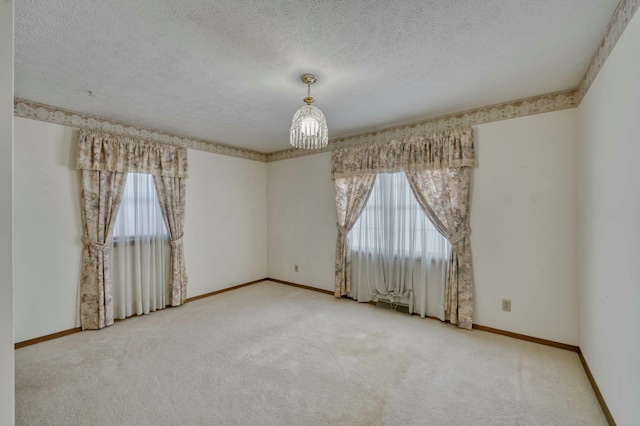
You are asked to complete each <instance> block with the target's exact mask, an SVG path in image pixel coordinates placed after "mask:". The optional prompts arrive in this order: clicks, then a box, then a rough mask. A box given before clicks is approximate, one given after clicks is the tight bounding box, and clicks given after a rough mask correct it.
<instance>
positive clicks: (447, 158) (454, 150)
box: [331, 127, 476, 179]
mask: <svg viewBox="0 0 640 426" xmlns="http://www.w3.org/2000/svg"><path fill="white" fill-rule="evenodd" d="M475 165H476V156H475V151H474V148H473V130H472V129H471V127H464V128H457V129H451V130H447V131H443V132H438V133H432V134H428V135H424V136H417V135H412V136H408V137H406V138H404V139H401V140H399V139H392V140H380V141H374V142H371V143H366V144H360V145H354V146H342V147H341V146H336V147H335V148H334V149H333V151H332V153H331V178H332V179H336V178H344V177H350V176H357V175H363V174H378V173H395V172H401V171H417V170H427V169H444V168H449V167H473V166H475Z"/></svg>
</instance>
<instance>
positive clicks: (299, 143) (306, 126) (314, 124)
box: [289, 74, 329, 149]
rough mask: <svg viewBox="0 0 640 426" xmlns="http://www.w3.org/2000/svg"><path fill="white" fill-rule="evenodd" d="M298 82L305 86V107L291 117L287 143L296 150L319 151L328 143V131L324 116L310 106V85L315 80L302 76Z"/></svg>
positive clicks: (311, 101)
mask: <svg viewBox="0 0 640 426" xmlns="http://www.w3.org/2000/svg"><path fill="white" fill-rule="evenodd" d="M300 80H301V81H302V82H303V83H305V84H306V85H307V97H306V98H304V102H305V103H306V105H304V106H303V107H301V108H300V109H299V110H298V111H296V113H295V114H294V116H293V121H292V122H291V129H289V142H290V143H291V145H293V146H294V147H296V148H301V149H319V148H324V147H326V146H327V144H328V143H329V129H328V128H327V120H326V119H325V118H324V114H323V113H322V111H320V110H319V109H318V108H316V107H314V106H312V105H311V104H312V103H313V98H312V97H311V85H312V84H313V83H315V82H316V80H317V78H316V76H315V75H313V74H304V75H301V76H300Z"/></svg>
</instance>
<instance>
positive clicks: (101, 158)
mask: <svg viewBox="0 0 640 426" xmlns="http://www.w3.org/2000/svg"><path fill="white" fill-rule="evenodd" d="M78 169H81V170H109V171H112V172H120V173H127V172H132V173H147V174H151V175H154V176H170V177H180V178H187V177H188V175H187V169H188V163H187V149H186V148H183V147H179V146H173V145H167V144H161V143H154V142H148V141H142V140H136V139H133V138H129V137H126V136H118V135H112V134H109V133H105V132H96V131H93V130H87V129H81V131H80V140H79V143H78Z"/></svg>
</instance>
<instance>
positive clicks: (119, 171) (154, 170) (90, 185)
mask: <svg viewBox="0 0 640 426" xmlns="http://www.w3.org/2000/svg"><path fill="white" fill-rule="evenodd" d="M77 159H78V169H80V170H81V180H82V183H81V185H82V191H81V203H82V221H83V223H82V228H83V236H82V242H83V243H84V246H83V249H82V272H81V280H80V293H81V296H80V320H81V325H82V328H83V329H98V328H103V327H106V326H109V325H111V324H113V298H112V287H111V271H110V251H111V242H112V238H113V228H114V225H115V217H116V214H117V212H118V208H119V206H120V200H121V198H122V192H123V190H124V184H125V181H126V176H127V173H129V172H134V173H148V174H151V175H154V177H155V176H157V177H161V178H162V179H161V181H162V180H163V179H164V178H168V179H169V180H172V179H173V178H175V179H176V180H178V181H180V182H181V183H180V184H178V185H177V186H176V185H173V184H171V185H166V186H163V188H162V190H158V196H159V197H165V198H164V200H171V198H172V197H175V199H177V200H180V201H178V203H177V204H178V205H180V203H182V207H181V208H180V207H178V208H176V212H175V213H171V215H173V216H175V217H176V218H179V219H175V222H176V223H177V221H178V220H179V221H180V225H176V224H175V223H174V224H173V225H172V224H171V220H174V219H171V220H169V219H167V218H166V217H165V220H166V221H167V226H168V228H169V229H170V232H171V238H172V239H173V240H174V242H173V243H172V265H173V258H174V253H173V252H174V251H175V257H177V258H178V259H181V260H177V261H176V264H177V265H178V267H177V270H178V274H180V276H179V277H177V278H176V277H174V281H173V282H174V283H177V284H176V285H177V286H178V287H179V291H178V293H177V296H178V297H177V298H176V299H174V300H175V301H178V300H179V301H180V303H182V302H183V301H184V298H185V294H186V282H187V279H186V272H185V268H184V253H183V250H182V221H183V216H184V192H185V191H184V179H186V178H187V177H188V175H187V169H188V163H187V149H186V148H182V147H176V146H172V145H164V144H157V143H151V142H147V141H138V140H135V139H132V138H128V137H123V136H116V135H111V134H108V133H104V132H95V131H91V130H86V129H82V130H81V131H80V138H79V141H78V152H77ZM175 191H177V192H178V194H177V195H174V194H173V193H174V192H175ZM161 192H162V194H160V193H161ZM165 202H167V201H160V203H161V205H162V204H163V203H165ZM167 203H169V204H171V201H169V202H167ZM163 210H165V209H164V208H163ZM163 214H164V213H163ZM171 226H173V227H174V228H173V229H175V230H176V232H177V233H179V234H177V236H174V233H173V230H172V228H171ZM180 303H177V304H180ZM172 304H173V303H172Z"/></svg>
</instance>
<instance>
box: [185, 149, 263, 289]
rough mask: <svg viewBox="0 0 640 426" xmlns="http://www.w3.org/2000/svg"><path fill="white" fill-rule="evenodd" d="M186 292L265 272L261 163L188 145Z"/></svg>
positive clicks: (221, 286)
mask: <svg viewBox="0 0 640 426" xmlns="http://www.w3.org/2000/svg"><path fill="white" fill-rule="evenodd" d="M186 209H187V213H186V214H187V217H186V220H185V243H184V245H185V247H184V250H185V262H186V264H187V271H188V275H189V287H188V291H187V295H188V297H193V296H199V295H201V294H206V293H210V292H212V291H216V290H221V289H224V288H228V287H231V286H233V285H237V284H242V283H246V282H250V281H254V280H258V279H262V278H265V277H266V276H267V218H266V213H265V212H266V209H267V164H266V163H260V162H257V161H249V160H242V159H239V158H233V157H226V156H222V155H217V154H211V153H207V152H201V151H189V180H188V182H187V205H186Z"/></svg>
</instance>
